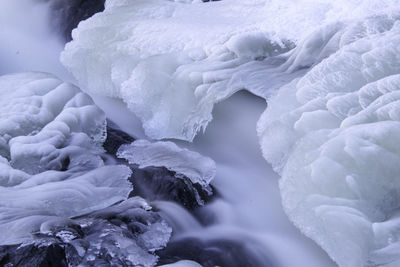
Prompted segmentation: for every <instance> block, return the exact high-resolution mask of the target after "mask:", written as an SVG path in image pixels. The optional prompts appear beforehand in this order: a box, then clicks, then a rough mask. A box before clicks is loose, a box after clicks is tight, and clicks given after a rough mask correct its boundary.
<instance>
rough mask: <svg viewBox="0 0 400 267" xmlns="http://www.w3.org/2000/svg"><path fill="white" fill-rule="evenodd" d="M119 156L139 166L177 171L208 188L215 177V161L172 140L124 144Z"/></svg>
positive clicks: (178, 175) (138, 141) (178, 173)
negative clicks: (181, 146) (179, 145)
mask: <svg viewBox="0 0 400 267" xmlns="http://www.w3.org/2000/svg"><path fill="white" fill-rule="evenodd" d="M117 156H118V157H119V158H124V159H126V160H128V161H129V163H130V164H137V165H139V168H146V167H149V166H154V167H165V168H167V169H168V170H170V171H173V172H175V173H176V176H177V177H181V178H182V179H183V178H184V177H187V178H189V179H190V181H191V182H192V183H193V184H196V183H197V184H200V185H201V186H203V187H205V188H208V186H209V184H210V182H211V180H212V179H213V178H214V177H215V174H216V166H215V162H214V161H213V160H212V159H211V158H209V157H205V156H202V155H200V154H199V153H197V152H194V151H190V150H188V149H185V148H180V147H178V146H177V145H176V144H174V143H172V142H162V141H158V142H154V143H152V142H149V141H147V140H137V141H134V142H133V143H131V144H129V145H122V146H121V147H120V149H119V150H118V153H117Z"/></svg>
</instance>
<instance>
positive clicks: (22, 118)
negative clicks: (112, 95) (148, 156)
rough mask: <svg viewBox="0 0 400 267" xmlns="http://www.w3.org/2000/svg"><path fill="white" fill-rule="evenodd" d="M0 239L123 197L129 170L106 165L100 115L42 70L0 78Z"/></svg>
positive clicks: (20, 236)
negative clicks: (103, 157)
mask: <svg viewBox="0 0 400 267" xmlns="http://www.w3.org/2000/svg"><path fill="white" fill-rule="evenodd" d="M0 95H1V97H0V244H2V245H3V244H16V243H21V242H23V241H25V240H29V239H30V238H32V236H33V235H34V234H35V233H38V232H39V231H41V230H43V229H44V228H46V227H49V226H50V225H52V224H62V223H63V222H68V218H69V217H73V216H77V215H82V214H85V213H88V212H92V211H94V210H98V209H102V208H105V207H108V206H110V205H112V204H114V203H116V202H118V201H121V200H124V199H126V197H127V196H128V194H129V192H130V191H131V185H130V183H129V182H128V181H127V178H128V177H129V176H130V174H131V171H130V169H129V168H127V167H125V166H117V165H115V166H105V164H104V162H103V160H102V158H101V154H102V153H103V149H102V143H103V141H104V139H105V135H106V128H105V127H106V121H105V116H104V113H103V112H102V111H101V110H100V109H98V108H97V107H96V106H95V105H94V104H93V102H92V100H91V99H90V98H89V97H88V96H87V95H85V94H84V93H82V92H80V90H79V89H78V88H77V87H75V86H73V85H71V84H67V83H63V82H62V81H60V80H59V79H57V78H55V77H54V76H52V75H49V74H44V73H19V74H11V75H6V76H2V77H0Z"/></svg>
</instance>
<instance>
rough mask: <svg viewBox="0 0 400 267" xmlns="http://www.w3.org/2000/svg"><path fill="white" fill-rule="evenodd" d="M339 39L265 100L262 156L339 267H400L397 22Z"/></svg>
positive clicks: (296, 214)
mask: <svg viewBox="0 0 400 267" xmlns="http://www.w3.org/2000/svg"><path fill="white" fill-rule="evenodd" d="M340 40H342V42H339V43H340V45H339V47H338V51H337V52H336V53H334V54H332V55H331V56H330V57H329V58H327V59H325V60H323V61H322V62H321V63H319V64H318V65H316V66H315V67H313V68H312V69H311V70H310V71H309V72H308V73H307V74H306V75H305V76H304V77H302V78H301V79H299V80H297V81H294V82H292V83H291V84H289V85H287V86H284V87H283V88H281V89H280V90H279V92H278V93H277V95H276V96H274V97H273V98H271V99H270V101H269V107H268V109H267V110H266V111H265V113H264V114H263V116H262V118H261V119H260V121H259V123H258V132H259V136H260V139H261V144H262V149H263V152H264V156H265V158H266V159H267V160H268V161H270V162H271V163H272V164H273V166H274V167H275V169H276V170H277V171H279V172H280V173H281V175H282V180H281V182H280V189H281V193H282V198H283V204H284V208H285V210H286V212H287V214H288V215H289V217H290V218H291V220H292V221H293V222H294V223H295V224H296V226H297V227H299V228H300V229H301V231H302V232H303V233H304V234H306V235H307V236H309V237H311V238H312V239H314V240H315V241H316V242H317V243H318V244H319V245H321V246H322V247H323V248H324V249H325V250H326V251H327V252H328V254H329V255H330V256H331V257H332V258H333V259H334V260H335V261H336V262H337V263H338V264H339V265H340V266H349V267H353V266H354V267H355V266H398V265H399V264H400V253H399V246H400V242H399V238H400V234H399V227H400V224H399V219H400V217H399V212H398V210H399V207H400V198H399V195H400V182H399V181H400V180H399V178H400V177H399V173H400V165H399V162H400V144H399V138H400V49H399V47H400V21H399V20H398V18H397V17H393V16H378V17H373V18H370V19H368V20H366V21H364V22H362V23H354V24H351V25H348V26H347V27H346V30H345V31H343V32H342V33H341V36H340ZM343 40H349V41H346V42H344V43H343Z"/></svg>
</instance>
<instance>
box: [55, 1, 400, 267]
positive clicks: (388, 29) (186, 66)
mask: <svg viewBox="0 0 400 267" xmlns="http://www.w3.org/2000/svg"><path fill="white" fill-rule="evenodd" d="M301 2H302V4H303V5H302V4H298V5H299V6H301V8H297V10H296V8H295V7H292V6H293V5H294V4H293V3H289V4H287V5H286V6H285V4H277V3H276V2H275V4H273V5H272V6H267V5H266V1H234V0H232V1H221V2H218V3H213V4H212V8H211V5H209V6H207V5H208V4H188V3H185V4H182V3H176V2H170V1H161V0H158V1H157V0H151V1H137V2H135V3H132V2H129V1H118V2H114V4H111V3H112V1H108V2H107V7H106V10H105V12H103V13H101V14H97V15H95V16H94V17H92V18H91V19H89V20H87V21H85V22H83V23H81V24H80V25H79V27H78V29H77V30H75V31H74V33H73V38H74V40H73V41H72V42H71V43H69V44H68V45H67V46H66V49H65V51H64V52H63V54H62V57H61V60H62V62H63V63H64V64H65V65H66V66H67V67H68V68H69V69H70V70H71V71H72V73H73V74H74V75H75V76H76V78H77V79H78V81H79V82H80V84H81V85H82V87H83V88H85V90H88V91H89V92H91V93H96V94H103V95H106V96H111V97H116V98H121V99H122V100H123V101H125V102H126V103H127V106H128V107H129V108H130V109H131V110H132V111H133V112H134V113H135V114H136V115H137V116H138V117H140V118H141V120H142V122H143V125H144V128H145V131H146V134H147V135H148V136H150V137H151V138H155V139H162V138H179V139H184V140H192V139H193V138H194V136H195V135H196V133H197V132H198V131H199V130H200V129H204V128H205V127H206V125H207V123H208V122H209V121H210V120H211V119H212V115H211V111H212V108H213V105H214V104H215V103H217V102H219V101H222V100H223V99H225V98H227V97H229V96H230V95H232V94H233V93H234V92H236V91H238V90H241V89H246V90H249V91H251V92H252V93H254V94H256V95H259V96H262V97H264V98H268V97H270V96H271V95H273V97H272V98H271V99H270V100H269V101H268V102H269V107H268V109H267V110H266V112H265V113H264V114H263V116H262V117H261V119H260V121H259V123H258V129H257V130H258V133H259V136H260V143H261V146H262V149H263V154H264V156H265V158H266V159H267V160H268V161H269V162H270V163H271V164H272V165H273V167H274V168H275V170H276V171H278V172H279V173H280V174H281V175H282V180H281V183H280V189H281V193H282V198H283V204H284V207H285V210H286V212H287V214H288V215H289V217H290V219H291V220H292V221H293V222H294V223H295V225H296V226H297V227H299V228H300V229H301V231H302V232H303V233H304V234H306V235H307V236H309V237H310V238H312V239H313V240H315V241H316V242H317V243H318V244H319V245H320V246H321V247H323V248H324V249H325V250H326V251H327V252H328V254H329V255H330V256H331V257H332V259H334V260H335V261H336V262H337V263H338V264H339V265H340V266H363V265H366V266H377V265H379V266H382V265H383V266H396V264H398V263H399V262H398V261H399V257H400V255H399V253H398V252H397V248H398V246H399V245H398V243H397V240H398V238H399V236H398V235H397V234H396V229H397V228H398V227H399V224H398V222H397V221H398V218H397V217H398V216H397V209H398V207H399V204H400V203H399V200H398V199H397V197H396V196H397V195H398V194H399V192H398V191H399V189H398V188H397V187H398V185H399V184H400V183H398V182H397V181H396V177H397V176H396V173H399V170H398V168H397V166H398V164H397V162H398V160H399V155H400V150H399V149H398V145H397V142H396V140H397V138H398V137H399V136H400V132H399V124H398V118H399V117H400V116H399V115H398V114H399V109H398V108H397V107H396V105H398V100H397V98H398V95H397V89H398V87H399V86H400V85H399V83H398V80H399V79H400V78H399V76H398V75H399V72H400V68H399V66H400V63H399V62H400V60H399V59H398V56H397V55H398V54H399V51H398V49H397V47H399V38H398V37H397V36H398V35H399V22H398V16H397V15H396V13H395V12H394V9H395V8H394V7H396V5H397V6H398V4H399V1H363V2H362V3H361V4H360V3H359V1H335V2H332V3H331V2H329V1H327V2H318V1H316V2H311V1H301ZM328 2H329V3H328ZM225 3H228V4H225ZM290 4H292V6H291V5H290ZM278 7H279V10H281V11H282V14H281V15H282V16H278V17H279V18H282V17H285V16H284V14H285V15H288V14H292V15H293V14H297V15H299V14H301V15H299V16H297V17H296V16H291V17H290V16H288V17H289V18H294V17H295V18H297V19H298V21H296V20H295V21H283V22H282V23H279V24H278V23H275V24H274V23H271V22H272V21H270V20H269V18H268V16H267V15H266V14H268V12H271V10H275V11H276V10H278V9H277V8H278ZM274 8H275V9H274ZM226 9H229V12H226V13H224V10H226ZM396 10H397V8H396ZM317 11H318V12H317ZM350 11H351V12H350ZM294 12H298V13H294ZM204 14H205V15H204ZM220 14H225V15H226V16H221V15H220ZM248 14H252V16H248ZM308 14H314V16H312V18H310V19H305V18H308V17H307V16H308ZM302 16H304V17H302ZM188 17H190V19H189V18H188ZM266 17H267V18H266ZM274 17H276V16H274ZM182 25H185V27H187V25H190V26H191V27H188V28H190V31H189V32H188V31H185V30H184V27H183V26H182ZM316 25H318V26H316ZM213 27H215V28H213ZM212 28H213V30H210V29H212ZM171 40H174V41H171ZM287 40H290V41H287ZM294 44H296V48H295V49H293V50H291V51H289V52H287V51H288V50H289V49H291V48H292V47H293V45H294ZM82 62H83V64H82ZM309 69H311V70H310V71H308V70H309ZM303 75H304V77H302V76H303ZM300 77H302V78H300ZM296 78H299V79H296ZM290 81H292V82H290ZM285 84H286V85H285ZM282 85H284V86H283V87H282V88H281V89H280V90H279V91H278V93H275V89H277V88H279V87H281V86H282Z"/></svg>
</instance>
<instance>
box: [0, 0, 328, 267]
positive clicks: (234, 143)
mask: <svg viewBox="0 0 400 267" xmlns="http://www.w3.org/2000/svg"><path fill="white" fill-rule="evenodd" d="M51 12H52V11H51V10H50V8H49V4H48V3H47V2H42V1H33V0H18V1H16V0H0V26H1V27H0V58H1V59H2V60H1V62H0V74H6V73H11V72H17V71H45V72H50V73H54V74H56V75H58V76H59V77H61V78H63V79H66V80H68V81H72V82H73V81H74V80H73V79H72V78H71V77H72V76H71V75H70V74H68V72H67V71H66V70H65V69H64V68H63V67H62V65H61V64H60V62H59V59H58V58H59V54H60V52H61V51H62V49H63V45H64V43H63V37H62V36H61V33H60V31H57V30H56V29H55V28H54V27H52V26H51V24H52V16H51V14H52V13H51ZM83 89H84V88H83ZM93 97H94V99H95V101H96V102H97V103H98V105H99V106H100V107H102V108H103V109H104V110H105V111H106V113H107V115H108V116H109V118H110V119H111V120H113V121H114V122H115V123H116V124H118V126H119V127H120V128H121V129H123V130H125V131H126V132H128V133H129V134H131V135H133V136H135V137H140V138H143V137H144V134H143V130H142V129H141V127H140V124H139V123H138V121H137V119H133V117H134V115H133V114H132V113H130V112H129V111H128V110H127V109H126V108H125V107H123V105H122V104H121V103H120V102H119V101H117V100H111V99H106V98H102V97H100V96H93ZM266 106H267V103H266V102H265V100H263V99H261V98H259V97H256V96H254V95H251V94H250V93H244V92H239V93H236V94H235V95H234V96H232V97H231V98H229V99H228V100H226V101H224V102H222V103H219V104H218V105H217V106H216V107H215V109H214V112H213V116H214V120H213V121H212V123H211V124H210V125H209V126H208V128H207V130H206V132H205V133H204V134H200V135H198V136H197V137H196V138H195V140H194V142H193V143H188V142H183V141H176V142H177V143H178V144H179V145H181V146H184V147H187V148H190V149H191V150H194V151H197V152H200V153H201V154H203V155H206V156H209V157H211V158H212V159H214V160H215V162H216V163H217V176H216V177H215V179H214V180H213V182H212V185H213V187H214V188H215V191H216V193H217V194H216V197H215V198H214V199H213V201H212V202H210V203H208V204H206V205H205V206H204V207H202V208H200V209H198V210H196V211H194V212H189V211H187V210H186V209H184V208H183V207H182V206H179V205H177V204H175V203H173V202H168V201H154V202H153V203H151V204H152V205H153V206H155V207H156V208H158V209H160V210H161V213H162V214H163V216H164V218H165V219H166V220H167V221H168V223H169V224H170V226H171V227H172V228H173V230H174V234H173V237H172V239H171V241H170V245H169V246H168V248H167V250H166V251H164V252H163V253H164V254H163V255H161V258H162V259H164V263H168V262H169V261H170V259H171V258H174V257H175V259H192V260H196V261H198V262H199V263H202V264H203V265H204V266H212V264H214V265H221V266H229V267H232V266H284V267H285V266H287V267H292V266H308V267H311V266H315V267H321V266H334V263H333V262H332V261H331V260H330V259H329V257H328V256H327V255H326V254H325V252H324V251H323V250H322V249H321V248H319V247H318V246H317V245H316V244H314V243H313V242H312V241H311V240H309V239H307V238H306V237H305V236H303V235H302V234H301V233H300V232H299V231H298V230H297V229H296V228H295V227H294V226H293V225H292V224H291V223H290V222H289V220H288V218H287V217H286V215H285V213H284V212H283V208H282V206H281V199H280V195H279V188H278V179H279V177H278V175H277V174H275V173H274V172H273V170H272V168H271V166H269V165H268V163H267V162H266V161H265V159H264V158H263V157H262V154H261V151H260V146H259V142H258V137H257V134H256V130H255V129H256V124H257V121H258V119H259V117H260V115H261V113H262V112H263V111H264V110H265V108H266ZM213 260H214V261H213ZM299 263H301V264H300V265H299Z"/></svg>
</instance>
